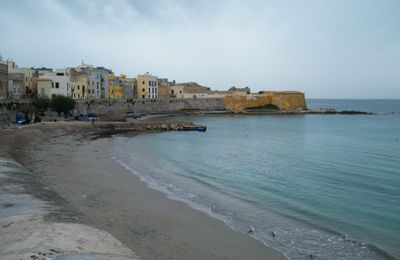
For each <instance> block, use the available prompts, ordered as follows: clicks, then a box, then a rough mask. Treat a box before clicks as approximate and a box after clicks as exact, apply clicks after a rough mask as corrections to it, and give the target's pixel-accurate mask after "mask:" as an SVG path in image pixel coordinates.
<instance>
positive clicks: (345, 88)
mask: <svg viewBox="0 0 400 260" xmlns="http://www.w3.org/2000/svg"><path fill="white" fill-rule="evenodd" d="M0 17H1V20H2V21H1V22H0V53H1V54H2V56H3V59H12V60H14V61H15V62H16V63H17V64H18V66H19V67H42V66H45V67H52V68H63V67H72V66H78V65H80V64H81V62H82V61H84V62H85V63H88V64H92V65H94V66H104V67H107V68H110V69H112V70H113V71H115V72H116V73H117V74H119V73H124V74H127V75H128V76H131V77H135V76H137V75H138V74H142V73H145V72H150V73H151V74H153V75H156V76H158V77H167V78H169V79H170V80H176V81H177V82H187V81H196V82H198V83H199V84H202V85H205V86H208V87H211V88H213V89H219V90H226V89H228V88H230V87H231V86H236V87H244V86H249V87H250V88H251V90H252V91H253V92H257V91H260V90H298V91H302V92H304V93H305V94H306V97H307V98H378V99H386V98H397V99H399V98H400V1H398V0H292V1H288V0H259V1H257V0H246V1H235V0H232V1H228V0H199V1H195V0H176V1H173V0H148V1H141V0H136V1H135V0H132V1H128V0H110V1H106V0H97V1H95V0H85V1H81V0H65V1H62V0H19V1H1V8H0Z"/></svg>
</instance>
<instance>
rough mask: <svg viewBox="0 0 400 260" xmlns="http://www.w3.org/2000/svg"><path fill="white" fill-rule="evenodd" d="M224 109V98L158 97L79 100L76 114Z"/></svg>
mask: <svg viewBox="0 0 400 260" xmlns="http://www.w3.org/2000/svg"><path fill="white" fill-rule="evenodd" d="M196 110H199V111H200V110H201V111H210V110H224V100H223V99H222V98H210V99H158V100H141V99H137V100H133V101H132V102H126V101H106V100H104V101H102V100H101V101H100V100H99V101H77V104H76V109H75V114H86V113H97V114H106V113H110V112H111V113H127V112H131V113H154V114H156V113H175V112H178V111H196Z"/></svg>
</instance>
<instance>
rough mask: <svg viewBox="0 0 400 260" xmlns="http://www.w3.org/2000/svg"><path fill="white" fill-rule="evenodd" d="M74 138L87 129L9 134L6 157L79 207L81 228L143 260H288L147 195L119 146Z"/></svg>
mask: <svg viewBox="0 0 400 260" xmlns="http://www.w3.org/2000/svg"><path fill="white" fill-rule="evenodd" d="M71 130H74V131H75V132H80V131H82V128H81V126H80V125H79V124H77V125H74V124H62V123H59V124H48V125H45V126H43V125H42V126H37V127H30V128H26V129H19V130H2V132H0V133H1V135H2V136H1V137H0V144H1V145H2V148H5V149H1V150H3V151H4V150H5V151H7V152H6V153H7V154H9V155H11V156H13V157H14V158H15V159H16V160H17V161H19V162H20V163H22V164H23V165H24V166H26V167H27V168H28V169H29V170H31V171H32V172H33V173H34V174H36V176H37V177H38V179H39V180H40V182H41V183H43V185H46V186H47V187H49V188H50V189H52V190H54V191H55V192H56V193H57V194H59V195H60V196H61V197H62V198H64V199H65V200H66V201H68V202H69V203H70V204H71V205H73V207H74V208H75V209H76V210H77V211H78V212H80V213H81V214H83V216H84V218H82V219H81V221H83V222H86V223H87V224H91V225H94V226H95V227H98V228H100V229H102V230H105V231H107V232H109V233H110V234H112V235H113V236H115V237H116V238H117V239H118V240H119V241H121V242H122V243H123V244H124V245H126V246H127V247H128V248H130V249H131V250H132V251H134V252H135V253H136V255H138V256H139V257H140V258H141V259H286V258H285V257H284V256H283V255H282V254H281V253H280V252H278V251H276V250H274V249H272V248H269V247H266V246H265V245H264V244H262V243H261V242H260V241H257V240H255V239H253V238H252V237H250V236H248V235H247V234H241V233H239V232H236V231H233V230H232V229H231V228H229V227H228V226H227V225H225V224H224V223H223V222H222V221H220V220H217V219H215V218H212V217H210V216H208V215H206V214H205V213H203V212H199V211H197V210H194V209H192V208H190V207H189V206H188V205H186V204H184V203H182V202H178V201H174V200H171V199H168V198H167V197H166V196H165V195H164V194H163V193H161V192H159V191H156V190H152V189H149V188H148V187H146V185H145V184H144V183H143V182H141V181H140V180H139V178H138V177H137V176H135V175H133V174H132V173H130V172H128V171H127V170H126V169H125V168H123V167H122V166H121V165H119V164H118V163H117V162H116V161H114V160H113V159H112V158H111V155H110V149H111V148H112V146H113V139H112V138H109V139H97V140H95V141H88V140H82V139H80V135H79V134H77V133H75V134H67V135H66V134H65V133H66V132H71ZM7 136H8V137H7ZM15 136H19V137H21V138H22V139H23V140H22V141H21V140H19V142H18V143H20V144H18V145H15V143H12V142H11V141H12V139H13V138H15ZM32 138H33V141H32V142H31V141H30V140H31V139H32ZM10 142H11V144H10ZM28 143H29V145H28ZM7 145H8V146H7ZM10 145H11V146H10ZM10 148H12V149H10ZM138 149H140V147H138Z"/></svg>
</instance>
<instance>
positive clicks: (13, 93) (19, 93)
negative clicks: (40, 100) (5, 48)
mask: <svg viewBox="0 0 400 260" xmlns="http://www.w3.org/2000/svg"><path fill="white" fill-rule="evenodd" d="M0 64H1V65H2V67H3V68H4V66H6V67H7V72H8V83H7V85H8V88H7V91H5V89H4V87H3V92H7V98H10V99H21V98H33V97H35V94H36V91H35V90H34V83H33V70H32V69H30V68H19V67H18V66H17V64H16V63H15V62H14V61H10V60H7V61H0ZM3 70H4V69H3ZM3 94H4V93H3Z"/></svg>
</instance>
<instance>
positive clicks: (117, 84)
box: [108, 72, 124, 99]
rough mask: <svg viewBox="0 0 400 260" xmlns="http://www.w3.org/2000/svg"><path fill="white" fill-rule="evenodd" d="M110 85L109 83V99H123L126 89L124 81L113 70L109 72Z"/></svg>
mask: <svg viewBox="0 0 400 260" xmlns="http://www.w3.org/2000/svg"><path fill="white" fill-rule="evenodd" d="M108 80H109V85H108V98H109V99H122V98H123V97H124V89H123V87H122V81H121V80H120V78H119V77H116V76H115V75H114V73H113V72H111V73H110V74H109V78H108Z"/></svg>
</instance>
